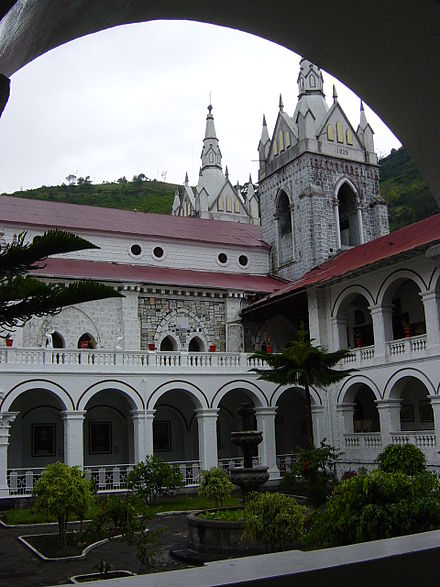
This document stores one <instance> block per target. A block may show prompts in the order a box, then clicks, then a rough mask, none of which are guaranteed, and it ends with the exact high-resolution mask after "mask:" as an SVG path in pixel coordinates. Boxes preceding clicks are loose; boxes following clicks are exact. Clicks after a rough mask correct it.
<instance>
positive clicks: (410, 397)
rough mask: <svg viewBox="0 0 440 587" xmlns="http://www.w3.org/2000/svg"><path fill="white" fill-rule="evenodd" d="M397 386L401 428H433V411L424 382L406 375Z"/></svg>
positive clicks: (413, 429)
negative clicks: (398, 389)
mask: <svg viewBox="0 0 440 587" xmlns="http://www.w3.org/2000/svg"><path fill="white" fill-rule="evenodd" d="M397 388H400V428H401V430H402V431H403V432H407V431H417V430H433V429H434V413H433V409H432V405H431V401H430V399H429V394H428V390H427V389H426V387H425V386H424V384H423V383H422V382H421V381H419V380H418V379H415V378H414V377H408V378H406V379H405V380H404V381H403V382H402V383H401V385H399V383H398V384H397ZM396 391H397V390H396Z"/></svg>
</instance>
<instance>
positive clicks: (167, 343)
mask: <svg viewBox="0 0 440 587" xmlns="http://www.w3.org/2000/svg"><path fill="white" fill-rule="evenodd" d="M160 350H161V351H165V352H171V351H176V350H177V345H176V341H175V340H174V339H173V338H172V337H171V336H166V337H165V338H164V339H163V340H162V342H161V343H160Z"/></svg>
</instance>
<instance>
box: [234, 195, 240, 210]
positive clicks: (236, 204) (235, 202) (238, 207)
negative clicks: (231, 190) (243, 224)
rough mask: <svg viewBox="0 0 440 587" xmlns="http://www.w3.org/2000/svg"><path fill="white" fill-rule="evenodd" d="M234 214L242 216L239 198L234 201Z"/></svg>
mask: <svg viewBox="0 0 440 587" xmlns="http://www.w3.org/2000/svg"><path fill="white" fill-rule="evenodd" d="M234 212H235V213H236V214H240V202H239V201H238V198H235V201H234Z"/></svg>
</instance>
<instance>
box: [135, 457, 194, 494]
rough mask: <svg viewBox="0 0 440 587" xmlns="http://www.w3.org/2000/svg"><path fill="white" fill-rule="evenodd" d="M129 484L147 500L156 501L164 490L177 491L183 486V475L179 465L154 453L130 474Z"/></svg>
mask: <svg viewBox="0 0 440 587" xmlns="http://www.w3.org/2000/svg"><path fill="white" fill-rule="evenodd" d="M128 486H129V488H130V489H132V490H133V491H134V492H135V493H137V494H138V495H139V497H141V498H142V499H144V500H145V501H147V502H149V501H155V500H156V498H157V496H158V495H160V494H161V493H163V492H164V491H176V490H177V489H179V488H180V487H182V486H183V476H182V473H181V472H180V471H179V468H178V467H177V465H174V466H172V465H170V464H169V463H167V462H166V461H163V460H162V459H159V458H158V457H156V456H154V455H152V456H147V457H146V459H145V461H143V462H141V463H138V464H137V465H135V466H134V467H133V470H132V471H131V472H130V474H129V476H128Z"/></svg>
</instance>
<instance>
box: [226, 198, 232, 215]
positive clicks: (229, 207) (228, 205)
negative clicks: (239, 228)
mask: <svg viewBox="0 0 440 587" xmlns="http://www.w3.org/2000/svg"><path fill="white" fill-rule="evenodd" d="M226 212H232V198H231V194H228V195H227V196H226Z"/></svg>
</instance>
